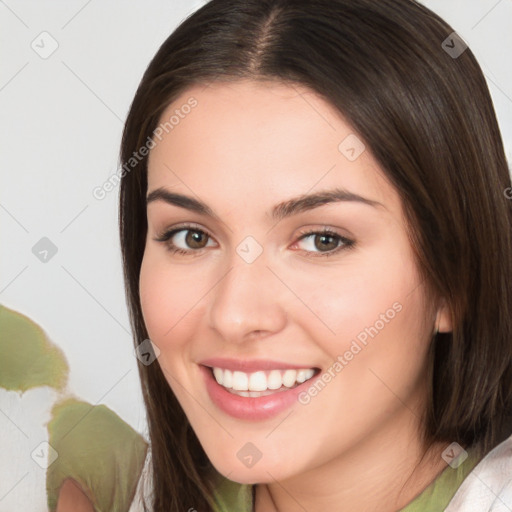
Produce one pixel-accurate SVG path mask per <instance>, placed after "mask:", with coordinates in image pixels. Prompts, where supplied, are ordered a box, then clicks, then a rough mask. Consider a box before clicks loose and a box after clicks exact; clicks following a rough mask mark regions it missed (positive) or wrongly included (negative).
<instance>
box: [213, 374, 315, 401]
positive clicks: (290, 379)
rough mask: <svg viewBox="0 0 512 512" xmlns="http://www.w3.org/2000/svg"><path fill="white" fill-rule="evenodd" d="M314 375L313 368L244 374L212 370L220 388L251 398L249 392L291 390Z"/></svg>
mask: <svg viewBox="0 0 512 512" xmlns="http://www.w3.org/2000/svg"><path fill="white" fill-rule="evenodd" d="M314 374H315V370H314V369H313V368H308V369H301V370H291V369H288V370H271V371H270V372H265V371H257V372H254V373H245V372H240V371H234V372H232V371H230V370H225V369H223V368H213V375H214V377H215V380H216V381H217V383H218V384H220V385H221V386H223V387H225V388H227V389H232V390H234V391H238V393H237V394H239V395H241V396H253V394H252V393H251V391H267V390H278V389H280V388H282V387H285V388H292V387H294V386H295V385H296V384H302V383H303V382H305V381H307V380H309V379H311V377H313V375H314Z"/></svg>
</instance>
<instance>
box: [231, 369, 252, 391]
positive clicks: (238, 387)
mask: <svg viewBox="0 0 512 512" xmlns="http://www.w3.org/2000/svg"><path fill="white" fill-rule="evenodd" d="M233 389H234V390H235V391H247V390H248V389H249V376H248V375H247V373H244V372H233Z"/></svg>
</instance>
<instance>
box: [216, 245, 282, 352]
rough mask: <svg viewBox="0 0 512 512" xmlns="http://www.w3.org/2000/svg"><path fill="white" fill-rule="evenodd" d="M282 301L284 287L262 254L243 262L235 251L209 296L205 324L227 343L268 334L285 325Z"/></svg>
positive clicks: (240, 341) (277, 330) (239, 341)
mask: <svg viewBox="0 0 512 512" xmlns="http://www.w3.org/2000/svg"><path fill="white" fill-rule="evenodd" d="M285 300H286V287H285V286H284V285H283V283H281V282H280V281H279V279H278V278H277V277H276V276H275V274H274V273H273V272H272V271H271V270H270V269H269V268H268V267H267V263H266V259H265V258H264V257H263V255H261V256H260V257H259V258H258V259H257V260H256V261H254V262H252V263H247V262H245V261H243V260H242V259H241V258H239V257H238V255H236V254H235V255H234V257H233V259H232V261H231V266H230V268H229V269H228V271H227V273H225V275H224V276H223V277H222V278H221V279H220V281H219V282H218V284H217V286H215V288H214V289H213V290H212V293H211V295H210V303H209V309H208V315H209V316H208V318H209V325H210V327H211V328H212V329H213V330H215V331H216V332H217V333H218V335H219V336H220V337H221V339H222V340H224V341H226V342H230V343H243V342H245V341H247V340H249V339H255V338H259V337H262V336H268V335H271V334H274V333H277V332H279V331H280V330H282V329H283V328H284V326H285V325H286V321H287V315H286V308H285V303H284V301H285ZM288 300H290V297H288Z"/></svg>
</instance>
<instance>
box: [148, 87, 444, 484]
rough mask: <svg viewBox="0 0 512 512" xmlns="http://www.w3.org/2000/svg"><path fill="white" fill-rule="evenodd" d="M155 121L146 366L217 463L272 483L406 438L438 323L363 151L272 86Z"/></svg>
mask: <svg viewBox="0 0 512 512" xmlns="http://www.w3.org/2000/svg"><path fill="white" fill-rule="evenodd" d="M191 105H192V106H191ZM173 115H174V118H172V120H171V121H170V122H169V123H168V124H167V126H166V127H165V128H164V129H162V128H160V129H158V131H157V132H156V133H158V137H155V139H154V141H155V143H156V146H154V147H153V148H152V149H151V152H150V157H149V164H148V165H149V169H148V198H149V201H148V207H147V215H148V235H147V240H146V248H145V253H144V259H143V262H142V269H141V274H140V295H141V303H142V309H143V314H144V320H145V323H146V326H147V329H148V333H149V336H150V338H151V340H152V342H153V343H154V344H155V345H156V346H157V347H158V349H159V350H160V355H159V357H158V359H157V360H156V361H155V363H153V364H159V365H160V366H161V368H162V370H163V372H164V375H165V377H166V379H167V381H168V383H169V386H170V387H171V388H172V390H173V392H174V393H175V395H176V397H177V399H178V400H179V402H180V404H181V406H182V407H183V409H184V411H185V413H186V415H187V417H188V419H189V420H190V423H191V425H192V427H193V429H194V431H195V432H196V434H197V436H198V438H199V440H200V442H201V444H202V446H203V447H204V449H205V451H206V453H207V455H208V457H209V458H210V460H211V461H212V463H213V464H214V466H215V467H216V468H217V470H218V471H220V472H221V473H222V474H224V475H226V476H229V478H230V479H231V480H234V481H238V482H242V483H254V482H269V481H273V480H274V479H277V480H282V479H285V478H288V477H292V476H293V475H296V474H299V473H304V472H306V471H307V470H310V469H312V468H318V467H320V466H322V465H324V464H327V463H329V462H332V461H334V460H341V459H340V458H343V457H344V456H347V457H348V458H350V457H351V456H353V455H354V454H355V453H356V451H357V450H358V449H361V450H362V449H363V447H366V448H365V449H366V450H367V451H368V452H369V453H370V452H371V450H372V449H373V456H375V455H376V454H375V449H376V447H378V446H383V444H382V443H384V445H385V444H386V443H387V445H388V446H389V445H390V444H392V443H395V442H396V439H397V435H399V436H401V438H402V439H413V438H416V436H417V434H416V429H417V427H418V422H419V421H420V420H419V418H420V414H419V412H420V411H421V407H422V404H423V401H424V399H425V392H426V386H425V373H424V372H425V356H426V351H427V348H428V343H429V341H430V337H431V335H432V331H433V329H434V323H435V322H436V323H437V325H438V326H439V328H440V330H443V329H445V328H447V324H446V322H447V320H446V319H445V318H444V316H442V315H441V313H439V312H438V311H436V310H435V308H434V307H433V306H432V305H430V304H427V303H426V300H425V284H424V283H423V282H422V279H421V277H420V275H419V273H418V271H417V268H416V265H415V261H414V257H413V251H412V248H411V245H410V242H409V239H408V237H407V234H406V227H405V218H404V212H403V210H402V204H401V201H400V198H399V196H398V194H397V192H396V190H395V189H394V188H393V187H392V186H391V185H390V183H389V182H388V181H387V180H386V179H385V178H384V175H383V173H382V171H381V169H380V168H379V165H378V164H377V163H376V161H375V159H374V158H373V157H372V155H371V153H370V151H369V149H368V148H366V149H365V148H364V146H363V145H362V142H361V141H360V140H359V139H358V138H357V136H356V135H355V134H354V130H353V129H352V128H351V126H350V125H349V124H347V123H346V122H345V121H344V120H343V119H342V117H341V116H340V115H339V114H337V111H336V110H335V109H334V108H333V107H331V106H330V104H328V103H326V102H325V101H324V100H322V99H321V98H320V97H319V96H317V95H316V94H314V93H312V92H311V91H308V90H307V89H305V88H299V87H290V86H285V85H283V84H276V83H270V82H267V83H256V82H251V81H239V82H232V83H216V84H214V85H212V86H210V87H207V88H204V87H202V86H197V87H193V88H190V89H189V90H187V91H186V92H185V93H184V94H183V95H182V96H181V97H179V98H178V99H177V100H176V101H174V102H173V103H172V104H171V105H170V106H169V107H168V108H167V110H166V111H165V113H164V114H163V116H162V120H161V121H162V123H164V122H166V121H168V120H169V118H171V116H173ZM318 194H320V196H318V197H317V195H318ZM322 195H323V197H322ZM308 196H311V198H310V199H307V197H308ZM199 205H204V206H201V207H199ZM184 224H185V226H183V225H184ZM325 229H326V230H327V231H328V233H326V234H322V230H325ZM172 230H176V232H175V233H174V234H172V235H169V232H170V231H172ZM166 234H167V236H166ZM158 239H160V240H158ZM164 239H166V240H164ZM174 249H178V250H179V251H184V253H177V252H173V250H174ZM212 368H216V369H215V370H213V369H212ZM214 372H215V374H216V376H217V378H218V379H219V380H220V381H221V382H222V383H223V385H220V384H218V383H217V381H216V379H215V377H214ZM312 374H313V376H311V375H312ZM304 379H308V380H306V381H304ZM301 381H304V382H301ZM229 386H234V387H235V388H238V391H237V390H236V389H233V388H231V390H230V391H228V390H227V387H229ZM248 387H250V389H251V390H252V391H249V390H247V389H248ZM244 389H245V390H247V391H244ZM256 390H257V391H256ZM261 390H265V391H261ZM247 395H249V396H247ZM372 447H373V448H372Z"/></svg>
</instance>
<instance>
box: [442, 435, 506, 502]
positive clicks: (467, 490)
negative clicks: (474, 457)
mask: <svg viewBox="0 0 512 512" xmlns="http://www.w3.org/2000/svg"><path fill="white" fill-rule="evenodd" d="M444 512H512V436H510V437H508V438H507V439H505V440H504V441H502V442H501V443H500V444H498V445H497V446H495V447H494V448H493V449H492V450H491V451H490V452H489V453H488V454H487V455H486V456H485V457H484V458H483V459H482V460H481V461H480V462H479V463H478V464H477V465H476V466H475V467H474V468H473V470H472V471H471V472H470V473H469V474H468V475H467V476H466V478H465V479H464V480H463V482H462V484H461V485H460V487H459V488H458V489H457V492H456V493H455V495H454V496H453V498H452V499H451V501H450V503H449V504H448V506H447V507H446V508H445V510H444Z"/></svg>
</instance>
